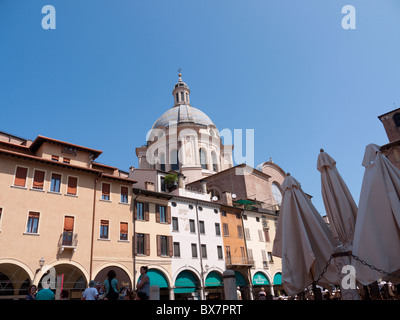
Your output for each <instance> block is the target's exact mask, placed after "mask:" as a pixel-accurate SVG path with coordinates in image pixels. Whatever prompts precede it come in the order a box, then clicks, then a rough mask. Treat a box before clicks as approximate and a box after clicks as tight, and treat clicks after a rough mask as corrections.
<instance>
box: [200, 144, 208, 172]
mask: <svg viewBox="0 0 400 320" xmlns="http://www.w3.org/2000/svg"><path fill="white" fill-rule="evenodd" d="M199 153H200V164H201V168H202V169H207V156H206V152H205V150H204V149H203V148H200V150H199Z"/></svg>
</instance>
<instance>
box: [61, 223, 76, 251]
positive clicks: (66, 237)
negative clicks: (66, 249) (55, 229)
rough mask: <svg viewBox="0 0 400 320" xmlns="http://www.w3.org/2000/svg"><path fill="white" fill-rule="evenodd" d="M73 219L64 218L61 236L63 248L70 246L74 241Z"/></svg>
mask: <svg viewBox="0 0 400 320" xmlns="http://www.w3.org/2000/svg"><path fill="white" fill-rule="evenodd" d="M73 232H74V217H71V216H65V217H64V232H63V236H62V245H63V246H72V244H73V239H74V234H73Z"/></svg>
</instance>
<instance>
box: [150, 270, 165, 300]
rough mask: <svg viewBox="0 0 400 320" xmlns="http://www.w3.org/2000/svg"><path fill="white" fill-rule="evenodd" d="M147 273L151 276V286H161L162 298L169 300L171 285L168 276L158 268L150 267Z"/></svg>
mask: <svg viewBox="0 0 400 320" xmlns="http://www.w3.org/2000/svg"><path fill="white" fill-rule="evenodd" d="M147 275H148V276H149V278H150V286H158V287H159V288H160V300H169V285H168V280H167V278H166V276H165V275H164V274H163V273H162V272H161V271H159V270H157V269H149V270H148V271H147Z"/></svg>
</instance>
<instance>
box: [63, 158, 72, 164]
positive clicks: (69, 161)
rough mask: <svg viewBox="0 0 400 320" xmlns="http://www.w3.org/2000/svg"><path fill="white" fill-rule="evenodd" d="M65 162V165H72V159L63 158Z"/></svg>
mask: <svg viewBox="0 0 400 320" xmlns="http://www.w3.org/2000/svg"><path fill="white" fill-rule="evenodd" d="M63 162H64V163H67V164H70V163H71V159H70V158H65V157H64V158H63Z"/></svg>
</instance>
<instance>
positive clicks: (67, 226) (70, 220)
mask: <svg viewBox="0 0 400 320" xmlns="http://www.w3.org/2000/svg"><path fill="white" fill-rule="evenodd" d="M73 230H74V217H69V216H65V217H64V232H72V231H73Z"/></svg>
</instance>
